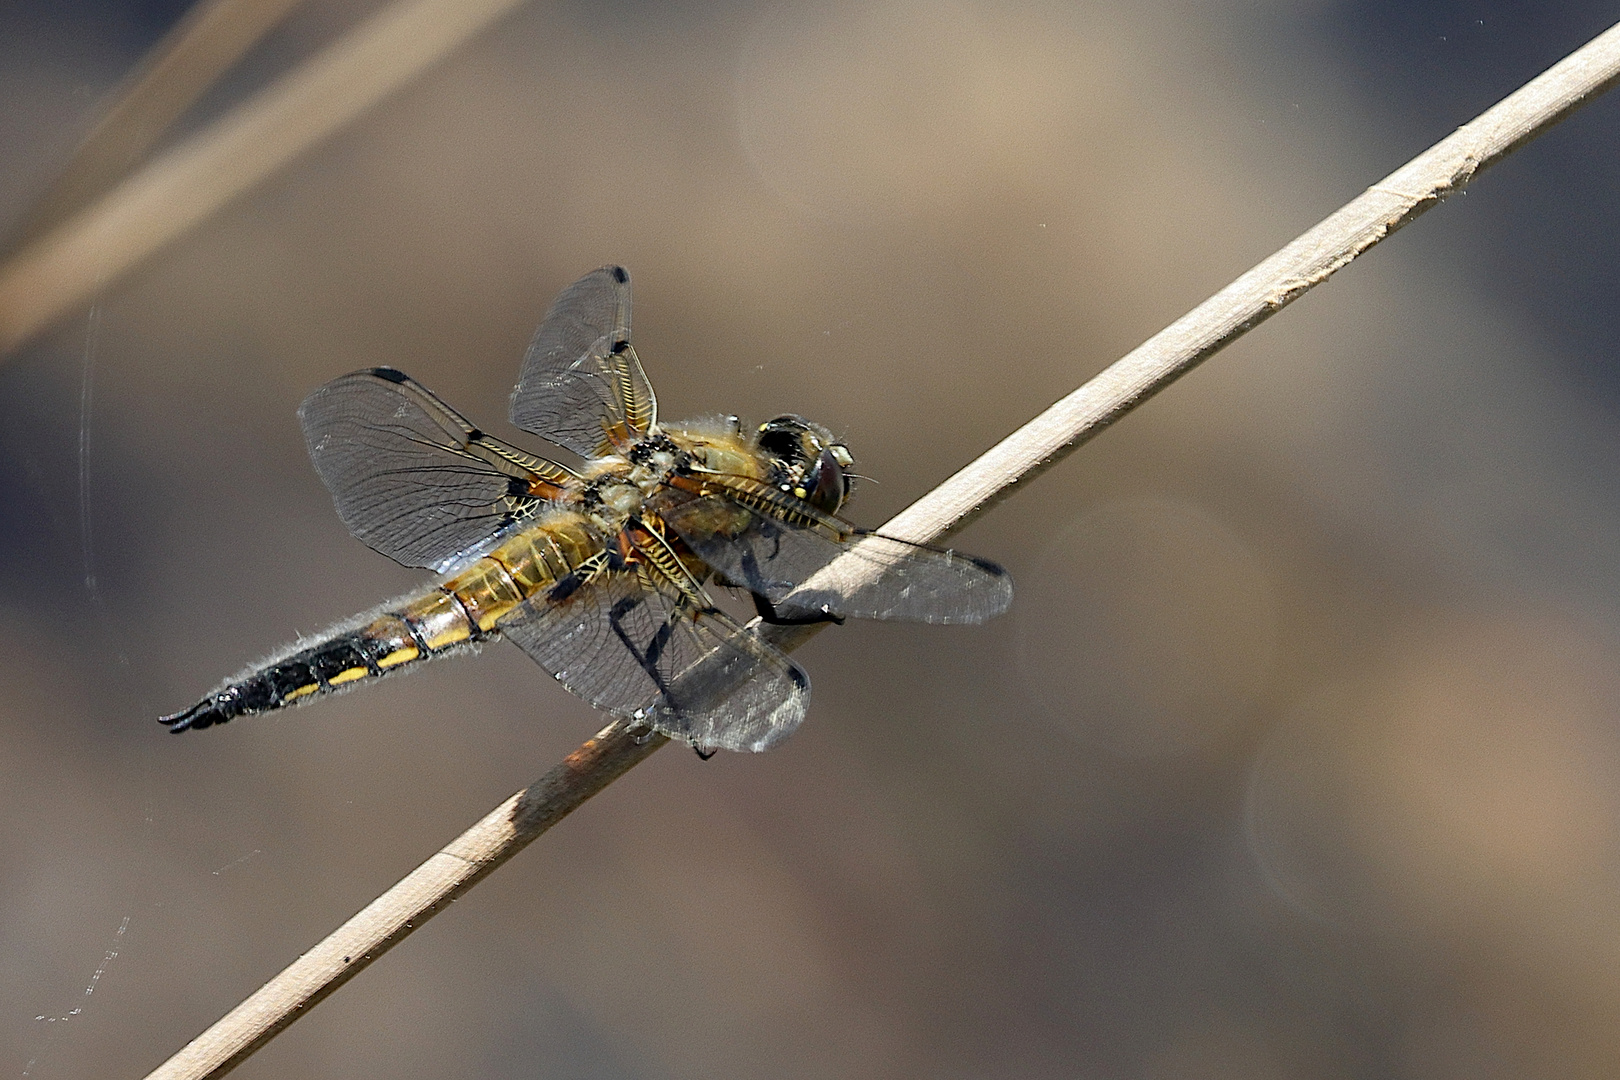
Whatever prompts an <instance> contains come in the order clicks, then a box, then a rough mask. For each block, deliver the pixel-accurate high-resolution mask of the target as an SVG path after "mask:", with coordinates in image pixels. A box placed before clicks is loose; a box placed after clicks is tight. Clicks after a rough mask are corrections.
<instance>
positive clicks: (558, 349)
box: [512, 266, 658, 457]
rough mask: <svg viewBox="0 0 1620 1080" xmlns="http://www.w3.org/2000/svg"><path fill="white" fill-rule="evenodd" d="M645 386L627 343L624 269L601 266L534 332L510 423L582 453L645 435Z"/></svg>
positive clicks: (649, 405) (648, 415)
mask: <svg viewBox="0 0 1620 1080" xmlns="http://www.w3.org/2000/svg"><path fill="white" fill-rule="evenodd" d="M657 413H658V405H657V401H656V399H655V398H654V397H653V391H652V386H651V384H649V383H648V382H647V376H646V374H645V373H644V372H643V371H642V370H641V361H640V360H638V359H636V353H635V350H634V349H632V348H631V347H630V275H629V274H628V273H627V272H626V271H625V269H624V267H622V266H604V267H603V268H602V269H600V270H596V271H593V272H591V273H589V274H586V275H585V276H584V277H582V278H580V279H579V280H578V281H576V282H574V283H573V284H572V285H570V286H568V288H566V289H564V290H563V291H562V294H561V295H560V296H558V297H557V300H556V302H555V303H553V304H552V305H551V310H550V311H548V312H546V317H545V321H543V322H542V323H541V324H540V328H539V329H538V330H536V331H535V333H534V340H533V341H532V342H531V343H530V344H529V351H528V354H527V355H526V356H524V358H523V370H522V372H521V374H519V376H518V384H517V389H515V390H513V391H512V423H514V424H516V425H517V426H518V427H520V428H522V429H524V430H525V431H532V432H534V434H536V435H539V436H541V437H542V438H545V439H549V440H550V441H552V442H554V443H556V444H558V445H559V446H565V447H567V448H568V449H570V450H572V451H574V452H575V453H576V454H580V455H583V456H585V457H600V456H601V455H603V454H606V453H608V452H609V451H611V450H612V449H613V448H614V446H615V445H623V444H624V443H625V442H627V441H628V440H630V439H632V438H634V437H636V436H639V435H645V434H646V433H647V432H648V431H649V430H650V429H651V428H652V426H653V424H654V422H655V421H656V420H657Z"/></svg>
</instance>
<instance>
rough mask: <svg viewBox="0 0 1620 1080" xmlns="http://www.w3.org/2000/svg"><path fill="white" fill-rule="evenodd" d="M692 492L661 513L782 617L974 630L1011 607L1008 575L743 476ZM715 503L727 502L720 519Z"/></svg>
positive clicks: (711, 480) (708, 480) (707, 481)
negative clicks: (721, 525)
mask: <svg viewBox="0 0 1620 1080" xmlns="http://www.w3.org/2000/svg"><path fill="white" fill-rule="evenodd" d="M695 486H696V487H697V488H698V491H699V492H700V493H697V494H693V495H692V497H689V498H686V499H685V500H684V501H681V499H680V498H679V497H678V496H677V497H672V498H670V499H669V501H668V503H667V504H665V505H660V506H659V508H658V513H659V516H660V517H661V518H662V519H663V521H664V523H665V524H666V525H668V526H669V528H671V529H672V530H674V532H675V534H676V535H678V536H679V537H680V538H681V539H682V540H683V541H684V542H685V543H686V545H687V546H688V547H689V548H691V549H692V551H694V552H695V553H696V554H697V555H698V557H699V558H701V559H702V560H703V561H704V562H706V563H708V564H709V565H710V566H712V567H714V569H716V570H718V571H719V572H720V573H721V574H722V575H723V576H724V577H725V578H727V579H728V580H729V581H730V583H731V584H733V585H736V586H738V587H740V588H744V589H747V590H748V591H749V592H751V593H755V594H758V595H760V596H763V597H765V598H766V599H768V600H769V601H770V602H771V603H772V605H774V606H775V607H776V610H777V613H778V614H779V615H782V616H785V617H788V618H802V617H806V616H813V615H818V614H831V615H838V616H847V617H851V618H857V619H897V620H906V621H912V622H926V623H980V622H984V621H985V620H986V619H989V618H992V617H993V616H996V615H999V614H1001V613H1002V612H1003V611H1005V610H1007V606H1008V605H1009V604H1011V603H1012V578H1011V577H1010V576H1009V575H1008V573H1007V571H1006V570H1004V569H1002V568H1001V567H1000V566H997V565H996V564H995V563H993V562H990V561H989V560H987V559H979V558H975V557H973V556H971V555H963V554H960V553H959V552H955V551H946V550H942V549H940V548H931V547H923V546H921V545H918V544H912V543H908V542H906V541H904V540H895V539H893V538H891V537H887V536H881V535H879V534H877V533H870V532H866V531H864V530H862V529H858V528H856V527H855V526H853V525H851V524H849V523H848V522H846V521H843V520H841V519H839V518H836V517H833V516H832V515H830V514H826V513H823V512H822V511H820V510H817V509H816V508H815V507H813V506H811V505H810V504H809V503H806V502H805V501H804V500H802V499H795V498H794V497H793V496H792V495H790V494H788V493H787V492H783V491H778V490H776V489H774V488H770V487H768V486H766V485H762V484H760V483H759V482H758V481H755V480H751V479H748V478H744V477H725V476H705V477H703V478H702V481H701V482H700V483H699V484H697V485H695ZM716 500H721V501H723V502H724V503H726V504H729V505H728V506H726V507H725V508H724V509H722V510H719V511H718V512H717V508H716V505H715V501H716ZM738 508H740V509H742V510H744V511H745V512H746V517H745V518H743V519H741V521H742V522H743V524H741V525H740V526H739V525H738V524H736V523H737V522H738V521H739V519H738V517H737V509H738ZM719 521H726V522H728V527H727V528H725V529H723V530H722V529H717V528H715V527H714V526H715V523H716V522H719ZM834 560H839V561H838V562H837V564H836V565H833V564H834ZM806 583H808V585H807V584H806Z"/></svg>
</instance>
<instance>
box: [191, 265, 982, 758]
mask: <svg viewBox="0 0 1620 1080" xmlns="http://www.w3.org/2000/svg"><path fill="white" fill-rule="evenodd" d="M298 415H299V420H300V422H301V423H302V425H303V430H304V436H305V440H306V442H307V443H308V446H309V453H310V458H311V459H312V461H313V462H314V465H315V470H316V472H317V473H319V474H320V477H321V480H322V481H323V482H324V483H325V484H326V487H327V489H328V490H329V491H330V492H331V494H332V499H333V502H334V503H335V504H336V507H337V512H338V516H339V517H340V518H342V520H343V522H344V524H345V525H347V526H348V528H349V531H350V532H351V533H352V534H353V535H354V536H355V538H356V539H358V540H360V541H361V542H362V543H364V544H366V545H367V546H369V547H371V548H372V549H373V550H375V551H377V552H379V553H381V554H383V555H386V556H388V557H389V558H391V559H393V560H395V561H396V562H399V563H402V564H403V565H405V566H409V567H419V568H423V569H427V570H431V571H433V572H434V573H435V574H436V575H437V576H436V578H435V579H434V580H433V581H432V582H431V583H430V584H427V585H425V586H424V587H422V588H421V589H419V590H418V591H416V592H413V593H411V594H409V595H407V596H404V597H401V598H399V599H397V600H394V601H391V602H389V603H386V604H383V605H381V606H380V607H378V608H376V609H374V610H372V611H368V612H365V613H364V614H361V615H358V616H356V617H355V618H353V619H350V620H349V621H347V622H345V623H342V624H340V625H338V626H336V627H334V628H332V629H330V630H328V631H327V632H325V633H322V634H319V635H316V636H314V637H312V638H307V639H304V640H300V641H299V642H297V643H295V644H294V645H292V646H290V647H288V648H286V649H284V650H283V651H282V652H281V653H280V654H278V655H276V656H274V657H272V658H271V659H269V660H267V661H265V662H263V663H260V664H257V665H254V666H253V667H251V668H249V669H248V670H246V671H243V672H242V673H240V674H238V675H237V676H236V677H234V678H232V679H230V680H229V681H228V682H226V683H225V684H224V685H223V686H221V687H219V688H218V689H217V690H215V691H214V692H213V693H211V694H209V695H208V696H207V697H204V698H203V699H202V700H201V701H199V702H198V703H197V704H195V705H193V706H192V707H191V708H189V709H186V710H185V711H183V712H178V713H174V714H173V715H170V716H165V717H162V718H161V722H162V723H163V724H165V725H167V726H168V729H169V730H170V731H171V732H183V731H192V730H198V729H202V728H207V727H212V726H214V725H217V724H223V723H225V722H227V721H229V720H233V719H235V718H237V717H240V716H252V715H257V714H261V713H268V712H271V711H274V710H277V709H281V708H285V707H288V706H295V705H303V704H306V703H308V702H312V701H314V700H316V699H318V698H321V697H325V696H328V695H331V694H333V693H337V692H341V691H346V690H349V689H352V688H354V687H357V686H360V685H362V684H364V683H367V682H371V681H375V680H377V679H379V678H383V677H386V676H391V675H393V674H395V673H397V672H403V671H407V670H411V669H413V668H415V667H418V666H420V665H421V664H422V663H423V662H425V661H428V660H431V659H436V658H438V657H443V656H449V655H452V654H455V653H460V652H467V651H471V650H472V649H474V648H476V647H477V646H480V645H482V644H484V643H486V642H490V641H493V640H495V639H497V638H505V639H506V640H508V641H510V642H512V643H514V644H515V645H517V647H518V648H520V649H522V650H523V651H524V652H526V653H527V654H528V655H529V656H530V657H532V658H533V659H534V660H535V661H536V662H538V663H539V664H540V666H541V667H543V668H544V669H545V670H546V671H548V672H550V673H551V675H552V676H554V677H555V678H556V679H557V681H558V682H560V683H561V684H562V685H563V686H564V687H566V688H567V689H568V690H570V691H572V692H573V693H574V694H577V695H578V696H579V697H581V698H583V699H585V700H586V701H588V702H590V703H591V704H592V705H594V706H596V707H597V708H599V709H602V710H604V711H606V712H608V713H611V714H613V715H614V716H616V717H622V718H627V719H629V720H632V721H634V722H635V723H636V724H638V725H641V726H643V727H645V728H648V729H651V730H653V731H658V732H661V733H663V734H665V735H668V736H669V737H671V738H673V739H680V740H684V741H686V742H687V743H690V744H691V745H692V746H693V748H694V749H696V750H697V751H698V753H699V754H700V755H702V756H707V755H709V754H712V753H713V752H715V751H717V750H722V749H723V750H736V751H760V750H765V749H769V748H770V747H773V746H775V745H777V744H778V743H780V742H781V741H782V740H783V739H785V738H786V737H787V736H788V735H789V734H791V733H792V732H793V731H794V730H795V729H796V728H797V727H798V726H799V724H800V722H801V721H802V720H803V719H804V715H805V710H806V707H807V705H808V703H809V698H810V680H809V677H808V676H807V675H806V674H805V673H804V670H803V669H802V668H801V667H800V666H799V665H798V664H797V663H795V662H794V661H793V660H791V659H790V658H789V657H788V656H787V655H786V654H785V653H783V652H782V651H781V650H779V649H778V648H776V647H775V646H774V645H772V644H770V643H769V642H768V641H766V640H765V639H764V638H763V637H761V636H760V635H759V634H758V633H757V632H756V631H755V630H753V629H750V628H749V627H746V626H744V625H742V624H740V623H739V622H737V621H736V620H735V619H733V618H732V617H731V616H730V615H728V614H727V613H726V612H725V611H723V610H722V609H721V608H720V607H719V606H717V605H716V604H715V602H714V599H713V597H712V594H711V592H710V587H711V586H714V587H720V588H726V589H730V590H733V591H735V592H736V593H737V594H738V595H739V596H741V595H743V594H746V595H747V596H748V597H749V598H751V599H752V601H753V604H754V606H755V609H756V610H757V611H758V613H759V615H760V617H761V620H762V621H763V622H768V623H790V624H791V623H810V622H819V621H828V620H830V621H837V622H841V621H843V620H844V619H846V618H864V619H901V620H913V621H919V622H925V623H978V622H982V621H984V620H986V619H988V618H990V617H992V616H994V615H997V614H1000V613H1001V612H1002V611H1004V610H1006V608H1007V607H1008V605H1009V604H1010V603H1011V602H1012V581H1011V579H1010V577H1009V576H1008V574H1007V572H1006V571H1005V570H1004V569H1002V568H1001V567H1000V566H998V565H996V564H995V563H993V562H990V561H988V560H985V559H980V558H975V557H973V556H970V555H963V554H960V553H958V552H955V551H948V550H944V549H939V548H933V547H926V546H921V545H917V544H912V543H908V542H906V541H903V540H899V539H895V538H892V537H886V536H883V535H881V534H880V533H875V532H869V531H867V530H864V529H861V528H858V527H857V526H855V525H852V524H850V523H849V522H848V521H846V520H844V519H843V518H841V517H839V516H838V512H839V510H840V509H841V508H842V507H843V505H844V503H845V501H846V500H847V499H848V498H849V496H850V493H851V491H852V489H853V486H854V481H855V479H856V477H855V475H854V474H853V472H852V471H851V468H852V466H853V464H854V458H853V456H852V455H851V453H850V451H849V448H848V447H847V446H846V445H845V444H843V443H842V442H840V441H838V440H837V439H835V438H834V437H833V435H832V434H831V433H830V431H829V430H828V429H827V428H825V427H823V426H821V425H819V424H815V423H812V422H811V421H808V420H805V419H804V418H802V417H799V416H796V415H791V414H789V415H784V416H778V417H776V418H774V419H771V420H768V421H766V422H765V423H763V424H760V425H759V426H758V427H757V428H754V429H752V430H748V431H745V430H744V426H743V425H742V424H741V423H740V422H739V421H738V420H737V418H736V417H727V418H726V419H723V420H700V421H694V422H689V423H682V424H671V425H664V424H661V423H660V422H659V420H658V406H657V400H656V398H655V397H654V395H653V389H652V386H651V384H650V383H649V382H648V380H647V376H646V374H645V373H644V371H643V370H642V366H641V361H640V359H639V358H638V357H637V355H636V351H635V349H634V347H633V346H632V345H631V343H630V276H629V274H628V273H627V272H626V271H625V270H624V268H623V267H619V266H607V267H603V268H601V269H599V270H596V271H594V272H592V273H590V274H587V275H586V276H585V277H583V278H581V279H580V280H578V281H576V282H575V283H574V284H572V285H570V286H569V287H568V288H566V289H565V290H563V292H562V293H561V294H560V295H559V296H558V297H557V299H556V301H555V302H554V303H553V304H552V306H551V308H550V310H549V311H548V312H547V313H546V316H545V319H544V321H543V322H542V323H541V324H540V327H539V329H538V330H537V331H536V332H535V335H534V338H533V340H532V342H531V344H530V346H529V349H528V352H527V354H526V355H525V357H524V360H523V365H522V368H521V372H520V374H519V378H518V383H517V387H516V389H515V390H514V391H513V393H512V399H511V420H512V423H513V424H514V425H516V426H517V427H519V428H521V429H523V430H525V431H527V432H529V433H531V434H533V435H537V436H539V437H540V438H542V439H544V440H546V441H547V442H548V443H551V444H554V445H556V446H558V447H561V448H562V449H564V450H566V451H569V452H571V453H572V454H573V455H575V456H577V457H578V459H579V462H578V463H577V464H573V465H569V464H563V463H561V462H559V461H554V460H552V459H550V458H547V457H541V456H537V455H535V454H531V453H528V452H527V451H524V450H522V449H520V448H518V447H516V446H514V445H511V444H509V443H507V442H504V441H502V440H500V439H498V438H496V437H494V436H492V435H489V434H487V433H486V432H484V431H482V430H480V429H479V428H477V427H474V426H473V425H472V424H471V423H469V422H468V421H467V420H466V419H465V418H464V417H462V415H461V414H460V413H458V412H456V411H455V410H454V409H452V408H451V407H450V406H448V405H446V404H445V403H444V402H443V401H440V400H439V399H438V398H437V397H435V396H434V395H433V394H431V393H430V392H428V390H427V389H425V388H424V387H423V386H422V385H421V384H420V383H418V382H416V381H415V380H414V379H412V378H410V377H409V376H407V375H405V374H404V373H402V372H399V371H396V370H394V369H393V368H388V367H377V368H370V369H368V370H364V371H356V372H353V373H352V374H348V375H344V376H342V377H340V378H337V379H334V380H332V381H331V382H329V383H327V384H326V385H325V386H323V387H321V388H320V389H318V390H316V391H315V392H314V393H313V394H311V395H310V397H309V398H308V399H307V400H306V401H305V402H304V403H303V405H302V406H301V407H300V408H299V410H298ZM839 567H844V568H846V570H845V571H844V572H842V573H839V572H835V571H837V570H838V568H839Z"/></svg>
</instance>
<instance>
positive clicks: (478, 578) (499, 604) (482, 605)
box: [442, 557, 524, 632]
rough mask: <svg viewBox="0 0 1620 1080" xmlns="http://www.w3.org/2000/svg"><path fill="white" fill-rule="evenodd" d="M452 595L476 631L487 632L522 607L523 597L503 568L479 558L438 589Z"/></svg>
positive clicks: (492, 560) (494, 561)
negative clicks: (508, 613) (507, 615)
mask: <svg viewBox="0 0 1620 1080" xmlns="http://www.w3.org/2000/svg"><path fill="white" fill-rule="evenodd" d="M442 588H443V589H444V591H445V592H449V593H454V594H455V596H456V599H457V600H460V601H461V606H462V607H463V608H464V609H466V612H467V614H468V615H469V616H470V617H471V618H472V621H473V622H474V624H476V625H477V627H478V629H479V630H480V631H484V632H488V631H489V630H491V629H492V628H493V627H494V626H495V623H496V622H497V621H498V620H499V619H500V618H501V616H503V615H505V614H506V613H507V612H508V611H511V610H512V609H513V608H515V607H517V606H518V605H519V604H521V603H523V600H524V596H523V593H522V592H521V591H520V590H519V589H518V586H517V582H516V581H514V580H513V578H512V575H511V574H510V573H508V572H507V570H506V567H505V566H503V565H501V563H500V562H499V561H498V560H496V559H492V558H488V557H485V558H482V559H479V560H478V561H477V562H475V563H473V564H472V565H471V566H469V567H468V568H467V569H466V570H463V571H462V572H461V573H459V574H457V575H456V576H455V577H453V578H451V579H450V580H449V581H447V582H445V583H444V585H443V586H442Z"/></svg>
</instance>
